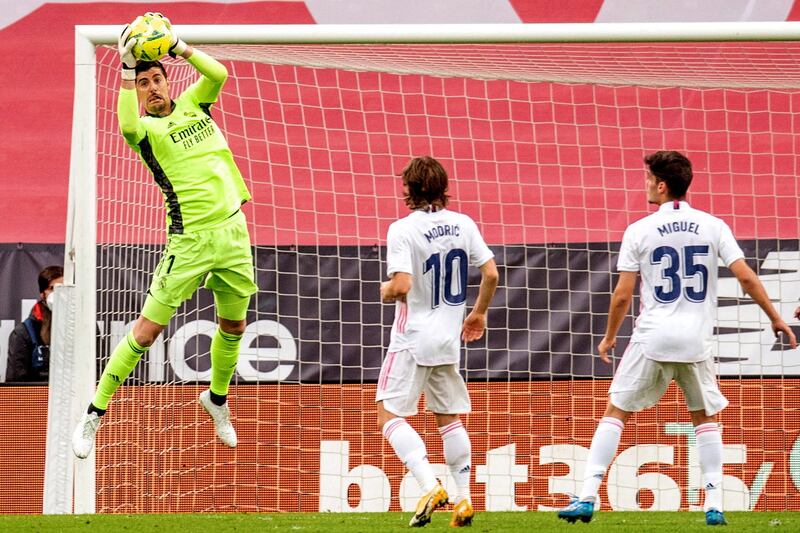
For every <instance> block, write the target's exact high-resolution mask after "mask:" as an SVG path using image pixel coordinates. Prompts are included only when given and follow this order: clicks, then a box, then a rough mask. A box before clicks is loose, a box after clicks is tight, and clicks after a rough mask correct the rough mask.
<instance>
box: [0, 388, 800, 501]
mask: <svg viewBox="0 0 800 533" xmlns="http://www.w3.org/2000/svg"><path fill="white" fill-rule="evenodd" d="M607 386H608V381H607V380H602V381H592V380H588V381H562V382H514V383H511V384H507V383H496V382H494V383H481V384H474V383H473V384H470V387H469V388H470V394H471V396H472V400H473V409H474V412H473V413H472V414H471V415H469V416H468V417H467V419H466V425H467V427H468V429H469V430H470V432H471V435H472V445H473V471H474V472H475V473H474V474H473V478H472V491H473V495H474V499H475V503H476V506H477V508H478V509H489V510H497V511H500V510H516V511H534V510H548V509H550V508H552V507H556V506H559V505H562V504H563V503H564V502H565V501H566V498H565V495H564V494H563V493H564V492H566V491H567V488H566V487H569V486H570V485H569V483H567V482H566V481H565V479H566V478H567V477H571V475H573V474H574V472H575V471H576V469H582V462H583V461H585V456H586V453H587V452H588V447H589V444H590V442H591V437H592V433H593V431H594V427H595V419H596V418H597V417H599V416H600V415H601V413H602V410H603V407H604V405H605V395H606V391H607ZM721 386H722V391H723V393H724V394H726V396H728V398H729V399H730V400H731V405H730V406H729V407H728V408H727V409H726V410H725V412H724V413H723V415H722V417H721V423H722V425H723V428H724V429H723V441H724V442H725V453H724V461H725V466H724V473H725V475H726V476H728V477H726V480H725V485H726V487H727V490H731V491H732V492H734V493H735V495H736V496H737V497H735V498H732V499H729V500H727V501H726V508H727V509H729V510H734V509H739V510H747V509H752V510H787V509H788V510H795V511H797V510H800V503H798V502H800V499H799V498H798V496H800V413H798V412H797V410H791V409H786V405H785V404H784V402H785V400H786V398H787V397H789V396H790V395H793V396H791V397H794V398H796V397H797V394H798V390H800V380H798V379H755V380H748V381H747V382H745V383H744V384H743V383H741V382H740V381H739V380H723V381H722V384H721ZM198 391H199V389H198V388H197V387H196V386H181V385H169V386H149V385H134V386H128V387H124V388H123V389H121V392H120V395H119V398H118V399H115V406H114V413H113V415H112V416H113V419H112V420H111V421H109V422H108V423H107V426H106V427H105V429H104V431H103V432H101V433H100V436H99V442H98V444H99V449H100V450H101V451H100V452H99V453H98V457H97V465H98V487H102V490H100V491H99V493H98V496H97V509H98V511H99V512H112V513H140V512H145V513H172V512H202V511H216V512H234V511H235V512H265V511H307V512H316V511H345V512H347V511H385V510H392V511H399V510H405V511H408V510H410V509H413V506H414V504H415V502H416V499H417V497H418V496H419V494H418V490H419V489H418V487H417V485H416V482H415V481H414V480H413V479H412V478H410V477H409V475H407V474H406V473H405V469H404V467H403V465H402V464H401V463H400V462H399V461H398V460H397V459H396V458H395V456H394V454H393V453H391V449H390V448H389V447H388V445H387V444H386V443H385V442H384V439H383V438H382V436H381V434H380V432H379V431H377V429H376V428H375V404H374V401H373V399H374V385H366V386H363V387H362V386H358V385H343V386H338V385H295V386H288V387H287V386H285V385H259V386H257V387H256V386H252V385H238V386H236V387H234V389H233V391H232V392H233V394H235V395H236V400H235V403H234V404H233V407H234V416H235V418H236V426H237V431H238V433H239V440H240V442H239V446H238V447H237V448H236V449H233V450H231V449H228V448H224V447H223V446H221V445H219V444H218V443H216V442H215V437H214V429H213V424H212V422H210V421H209V420H208V419H207V417H205V416H204V415H203V414H202V413H201V410H200V409H199V408H198V407H197V406H196V403H195V401H194V400H195V398H196V395H197V393H198ZM576 398H583V399H584V401H581V402H580V403H578V402H577V401H576ZM585 398H591V399H593V401H588V402H586V401H585ZM166 400H168V401H169V402H171V403H174V404H179V405H182V406H184V407H170V408H169V409H163V408H162V409H160V408H158V406H159V405H160V404H161V403H162V402H164V401H166ZM141 402H144V403H146V404H149V405H152V406H154V408H152V409H149V410H148V412H147V416H145V417H141V416H139V415H138V414H137V413H138V405H139V404H140V403H141ZM680 404H681V398H680V396H679V393H678V391H677V389H676V388H675V387H674V385H673V386H672V387H670V389H669V391H668V392H667V394H666V396H665V398H664V399H663V401H662V404H661V406H660V407H657V408H655V409H650V410H648V411H645V412H642V413H640V414H638V415H636V417H635V418H634V419H633V422H632V423H629V424H628V425H627V427H626V429H625V432H624V433H623V435H622V441H621V443H620V453H619V455H618V456H617V459H616V460H615V463H614V465H612V467H611V470H610V476H611V477H610V478H609V484H608V487H609V488H606V486H605V485H604V487H603V489H601V500H602V501H603V502H604V506H605V507H604V508H605V509H609V508H612V509H629V508H631V506H640V507H641V508H650V507H652V506H655V507H657V508H658V509H661V510H678V509H683V510H687V509H692V508H694V506H696V505H698V504H699V503H701V502H700V500H699V494H700V491H699V490H698V489H699V488H700V486H699V483H700V481H699V474H698V471H697V470H698V468H697V465H696V463H694V461H696V459H692V455H691V454H692V438H693V435H694V434H693V431H692V429H691V423H690V422H689V420H688V417H687V416H686V415H685V413H684V412H683V411H682V409H679V408H675V406H680ZM46 405H47V389H46V387H30V386H29V387H5V388H0V413H3V415H2V416H3V420H2V422H3V425H4V427H5V428H6V429H7V431H6V435H7V437H6V438H5V439H4V446H3V451H2V453H1V454H0V470H1V471H3V472H4V473H5V475H3V476H2V477H0V513H39V512H41V502H42V496H41V490H42V483H43V476H44V474H43V462H44V440H45V439H44V434H45V418H44V416H41V417H38V416H26V417H20V416H18V413H19V412H21V411H24V412H26V413H34V414H35V413H42V412H43V411H44V410H45V409H46ZM343 420H346V423H343ZM412 425H413V426H414V427H415V428H416V429H417V430H419V431H421V432H425V433H428V434H430V435H431V436H436V435H438V433H437V429H436V427H435V420H434V419H433V417H432V416H430V415H424V416H419V417H416V418H414V419H412ZM178 428H182V429H178ZM120 435H126V436H127V440H126V442H124V445H117V446H110V447H109V446H104V445H105V444H107V443H109V442H112V441H113V442H117V440H116V439H118V438H119V436H120ZM174 442H192V443H193V445H192V446H186V447H183V448H182V449H177V447H171V446H170V443H174ZM428 442H429V447H428V451H429V454H430V457H431V462H432V463H433V464H435V465H443V464H444V458H443V455H442V448H441V440H440V439H438V438H430V439H428ZM637 457H638V461H637V460H634V459H636V458H637ZM632 460H633V462H631V461H632ZM637 462H638V463H643V464H636V463H637ZM436 468H440V469H442V470H441V472H440V473H439V474H440V475H443V474H444V472H445V470H444V467H443V466H439V467H436ZM579 471H580V470H578V472H579ZM637 475H639V476H645V475H650V476H656V477H654V478H652V479H651V482H652V483H653V484H652V485H651V486H655V484H658V486H659V487H660V489H661V490H660V491H659V493H658V496H657V499H656V498H655V497H654V494H655V493H654V492H651V491H647V490H645V491H642V492H640V493H639V496H638V503H636V502H637V495H636V491H635V490H632V489H631V488H630V487H633V486H635V485H636V483H637V479H636V476H637ZM626 487H628V488H626ZM670 489H672V490H670ZM609 491H610V492H609Z"/></svg>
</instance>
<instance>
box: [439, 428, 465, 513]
mask: <svg viewBox="0 0 800 533" xmlns="http://www.w3.org/2000/svg"><path fill="white" fill-rule="evenodd" d="M439 434H440V435H441V436H442V441H443V442H444V459H445V461H447V466H448V467H450V474H451V475H452V476H453V479H455V481H456V492H455V494H454V495H453V496H454V498H452V500H451V501H452V502H453V503H454V504H458V502H460V501H461V500H464V499H466V500H467V501H470V494H469V476H470V470H471V469H472V445H471V444H470V441H469V435H467V430H466V429H464V425H463V424H462V423H461V421H460V420H456V421H455V422H453V423H452V424H447V425H446V426H441V427H440V428H439Z"/></svg>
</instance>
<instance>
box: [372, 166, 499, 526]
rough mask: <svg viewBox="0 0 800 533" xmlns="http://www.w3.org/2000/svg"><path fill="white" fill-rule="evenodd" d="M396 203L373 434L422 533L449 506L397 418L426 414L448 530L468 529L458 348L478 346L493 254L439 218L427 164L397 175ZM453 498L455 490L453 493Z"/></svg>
mask: <svg viewBox="0 0 800 533" xmlns="http://www.w3.org/2000/svg"><path fill="white" fill-rule="evenodd" d="M402 177H403V193H404V197H405V203H406V205H407V206H408V207H409V209H411V211H412V212H411V214H409V215H408V216H406V217H404V218H401V219H400V220H397V221H395V222H394V223H392V225H391V226H389V231H388V235H387V239H386V240H387V243H386V248H387V261H386V262H387V275H388V277H389V278H390V279H389V281H386V282H384V283H382V284H381V298H382V299H383V301H386V302H395V318H394V324H393V325H392V336H391V341H390V343H389V348H388V350H387V354H386V357H385V359H384V361H383V365H382V366H381V372H380V376H379V378H378V387H377V393H376V398H375V401H376V402H377V407H378V426H379V427H380V429H381V431H382V432H383V435H384V436H385V437H386V439H387V440H388V441H389V443H390V444H391V445H392V448H393V449H394V451H395V453H397V456H398V457H399V458H400V460H401V461H402V462H403V464H404V465H406V467H407V468H408V469H409V470H410V471H411V472H412V473H413V475H414V477H415V478H416V480H417V482H418V483H419V485H420V487H421V488H422V491H423V492H424V495H423V496H422V498H421V499H420V501H419V503H418V504H417V508H416V511H415V513H414V516H413V517H412V518H411V522H410V524H409V525H411V526H414V527H420V526H424V525H425V524H427V523H428V522H430V520H431V515H432V514H433V511H434V510H435V509H436V508H437V507H441V506H443V505H444V504H446V503H448V494H447V492H446V491H445V490H444V488H443V487H442V486H441V484H439V481H438V480H437V479H436V476H435V475H434V472H433V469H432V468H431V465H430V463H429V462H428V452H427V450H426V449H425V443H424V442H423V441H422V438H421V437H420V436H419V434H418V433H417V432H416V431H415V430H414V429H413V428H412V427H411V426H410V425H409V424H408V423H407V422H406V420H405V418H404V417H408V416H413V415H415V414H417V403H418V402H419V398H420V395H421V394H422V392H423V391H424V392H425V404H426V407H427V409H428V410H429V411H431V412H433V413H434V414H435V416H436V425H437V426H438V428H439V433H440V435H441V437H442V440H443V443H444V456H445V460H446V462H447V465H448V468H449V470H450V472H451V474H452V476H453V478H454V479H455V482H456V483H455V484H456V486H455V493H454V494H453V496H454V497H453V499H452V503H454V504H455V507H454V509H453V515H452V518H451V522H450V525H452V526H455V527H460V526H466V525H469V524H471V522H472V517H473V516H474V514H475V513H474V511H473V509H472V503H471V500H470V494H469V482H470V470H471V463H472V448H471V445H470V440H469V436H468V435H467V431H466V429H464V426H463V424H462V423H461V420H460V417H459V415H460V414H462V413H468V412H469V411H470V399H469V394H468V392H467V387H466V385H465V384H464V380H463V379H462V377H461V375H460V374H459V371H458V367H459V360H460V351H461V341H462V340H463V341H464V342H471V341H474V340H477V339H480V338H481V337H482V336H483V331H484V329H485V328H486V312H487V310H488V308H489V303H490V302H491V300H492V297H493V296H494V292H495V289H496V288H497V280H498V273H497V266H496V264H495V261H494V254H493V253H492V252H491V250H489V248H488V247H487V246H486V243H485V242H484V240H483V237H481V234H480V232H479V231H478V227H477V226H476V225H475V222H473V220H472V219H471V218H470V217H468V216H467V215H464V214H461V213H456V212H455V211H450V210H448V209H446V207H447V203H448V195H447V173H446V172H445V170H444V168H442V165H441V164H439V162H438V161H436V160H435V159H433V158H432V157H417V158H414V159H412V160H411V162H409V163H408V165H407V166H406V168H405V169H404V170H403V174H402ZM470 265H472V266H476V267H478V268H480V272H481V284H480V289H479V290H478V297H477V300H476V302H475V305H474V307H473V308H472V311H471V312H470V313H469V314H468V315H467V317H466V318H464V313H465V309H466V300H467V270H468V267H469V266H470ZM451 492H452V489H451Z"/></svg>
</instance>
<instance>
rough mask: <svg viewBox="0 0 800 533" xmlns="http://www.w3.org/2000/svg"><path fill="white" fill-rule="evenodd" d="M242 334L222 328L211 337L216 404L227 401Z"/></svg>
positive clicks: (213, 391)
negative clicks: (227, 331)
mask: <svg viewBox="0 0 800 533" xmlns="http://www.w3.org/2000/svg"><path fill="white" fill-rule="evenodd" d="M241 342H242V336H241V335H234V334H232V333H225V332H224V331H222V330H221V329H220V328H217V332H216V333H215V334H214V338H213V339H211V387H210V389H211V401H212V402H214V403H215V404H216V405H222V404H224V403H225V397H226V396H227V395H228V385H229V384H230V382H231V377H232V376H233V372H234V370H236V363H237V361H239V344H240V343H241Z"/></svg>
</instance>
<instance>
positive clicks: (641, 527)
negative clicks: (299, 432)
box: [0, 512, 800, 533]
mask: <svg viewBox="0 0 800 533" xmlns="http://www.w3.org/2000/svg"><path fill="white" fill-rule="evenodd" d="M725 517H726V518H727V520H728V524H729V525H728V527H727V528H726V531H736V532H740V531H748V532H750V531H752V532H765V531H766V532H774V533H782V532H785V533H789V532H796V531H800V513H794V512H753V513H746V512H738V513H733V512H729V513H725ZM410 518H411V514H410V513H263V514H255V513H253V514H199V513H198V514H161V515H145V514H139V515H69V516H63V515H58V516H53V515H49V516H40V515H1V516H0V531H3V532H6V531H8V532H15V533H17V532H19V533H26V532H31V533H33V532H36V533H48V532H64V533H68V532H77V531H81V532H83V531H92V532H106V531H108V532H112V533H120V532H133V533H146V532H151V531H152V532H158V533H171V532H176V533H206V532H209V533H226V532H240V533H244V532H251V531H253V532H255V531H283V532H301V533H302V532H317V531H319V532H324V533H338V532H348V533H349V532H365V533H388V532H391V531H405V532H406V533H408V532H410V531H417V530H416V529H412V528H409V527H408V525H407V524H408V521H409V519H410ZM449 521H450V513H449V512H437V513H435V514H434V516H433V520H432V521H431V523H430V524H428V525H427V526H425V527H424V528H422V531H425V532H433V531H452V529H451V528H450V527H449V526H448V522H449ZM467 531H468V532H470V533H479V532H480V533H482V532H489V531H491V532H495V531H498V532H515V531H520V532H535V533H542V532H547V531H564V532H569V533H581V532H583V531H586V532H590V531H595V532H598V533H599V532H603V533H606V532H615V531H616V532H621V531H636V532H639V533H646V532H647V533H649V532H651V531H669V532H675V531H679V532H680V533H685V532H690V531H706V532H707V531H709V529H708V527H707V526H706V525H705V516H704V515H703V513H699V512H691V513H690V512H652V513H651V512H639V513H624V512H600V513H597V514H595V516H594V518H593V519H592V521H591V522H590V523H589V524H583V523H580V522H578V523H576V524H568V523H567V522H564V521H562V520H558V518H556V515H555V513H545V512H519V513H498V512H493V513H478V514H476V515H475V522H474V524H473V526H472V527H471V528H469V529H468V530H467Z"/></svg>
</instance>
